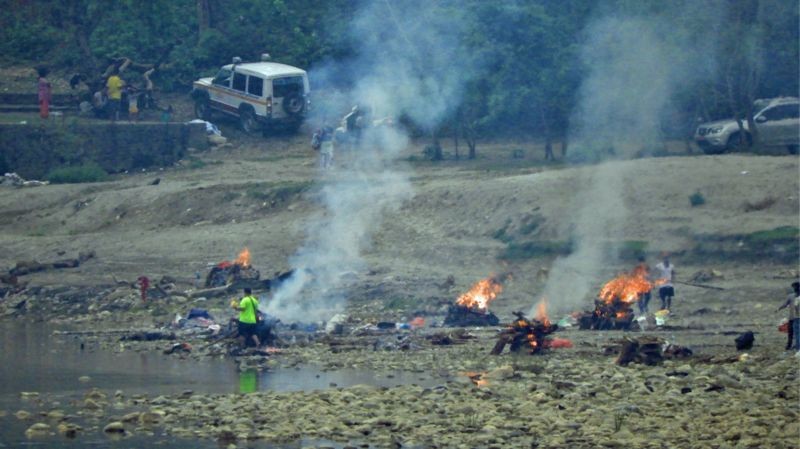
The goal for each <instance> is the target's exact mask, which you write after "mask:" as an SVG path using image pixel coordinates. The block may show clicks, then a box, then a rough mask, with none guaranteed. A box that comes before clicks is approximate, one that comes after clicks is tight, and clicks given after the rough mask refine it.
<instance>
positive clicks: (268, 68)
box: [192, 58, 310, 133]
mask: <svg viewBox="0 0 800 449" xmlns="http://www.w3.org/2000/svg"><path fill="white" fill-rule="evenodd" d="M240 61H241V60H240V59H239V58H234V63H233V64H228V65H226V66H223V67H222V68H221V69H220V70H219V72H217V74H216V76H214V77H213V78H201V79H199V80H197V81H195V82H194V85H193V89H192V98H193V99H194V110H195V115H196V116H197V117H198V118H201V119H203V120H208V119H209V118H210V115H211V112H212V111H219V112H223V113H226V114H229V115H233V116H235V117H238V119H239V124H240V126H241V128H242V130H243V131H245V132H248V133H251V132H254V131H257V130H259V129H261V130H262V131H265V132H266V130H267V129H269V128H271V127H282V128H288V129H291V130H297V128H299V127H300V125H301V124H302V122H303V119H304V118H305V116H306V113H307V112H308V107H309V104H310V103H309V92H310V89H309V86H308V75H307V74H306V71H305V70H303V69H299V68H297V67H292V66H290V65H286V64H279V63H277V62H267V61H264V62H248V63H241V62H240Z"/></svg>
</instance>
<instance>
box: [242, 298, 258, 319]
mask: <svg viewBox="0 0 800 449" xmlns="http://www.w3.org/2000/svg"><path fill="white" fill-rule="evenodd" d="M239 307H240V308H242V309H244V310H242V311H241V312H240V313H239V321H241V322H242V323H247V324H255V323H256V309H258V300H257V299H256V298H255V296H245V297H244V298H242V300H241V302H239Z"/></svg>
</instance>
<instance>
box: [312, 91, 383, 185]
mask: <svg viewBox="0 0 800 449" xmlns="http://www.w3.org/2000/svg"><path fill="white" fill-rule="evenodd" d="M393 124H394V123H393V121H392V119H391V118H390V117H385V118H382V119H378V120H373V118H372V109H371V108H369V107H367V106H359V105H355V106H353V108H352V109H351V110H350V112H349V113H348V114H347V115H345V116H344V117H343V118H342V120H341V123H340V126H339V127H338V128H336V129H334V128H333V127H331V126H328V125H324V126H322V127H321V128H320V129H318V130H317V131H316V132H314V134H313V136H312V137H311V148H313V149H315V150H318V151H319V155H320V162H319V165H320V168H322V169H323V170H327V169H329V168H331V167H333V156H334V152H335V150H336V148H338V147H341V146H354V145H358V144H359V143H360V142H361V139H362V136H363V135H364V133H365V132H366V130H367V129H368V128H376V127H381V126H392V125H393Z"/></svg>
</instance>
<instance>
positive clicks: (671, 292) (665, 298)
mask: <svg viewBox="0 0 800 449" xmlns="http://www.w3.org/2000/svg"><path fill="white" fill-rule="evenodd" d="M656 270H658V274H659V280H660V281H661V286H660V287H659V289H658V297H659V298H661V309H666V310H670V308H671V307H672V297H673V296H675V287H673V286H672V281H673V279H674V278H675V265H673V264H671V263H670V261H669V254H664V260H663V261H662V262H660V263H659V264H658V265H656Z"/></svg>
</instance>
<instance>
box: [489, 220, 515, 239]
mask: <svg viewBox="0 0 800 449" xmlns="http://www.w3.org/2000/svg"><path fill="white" fill-rule="evenodd" d="M509 226H511V219H507V220H506V223H505V224H504V225H503V227H502V228H500V229H498V230H496V231H494V232H493V233H492V238H493V239H495V240H500V241H501V242H503V243H510V242H511V240H512V237H511V236H510V235H508V227H509Z"/></svg>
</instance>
